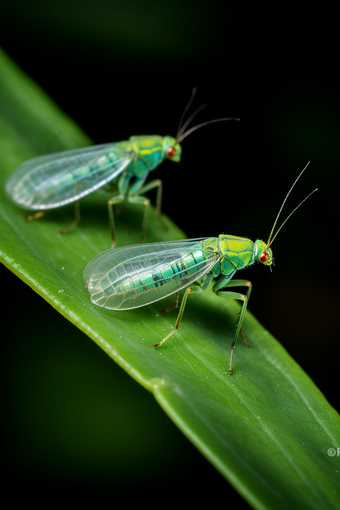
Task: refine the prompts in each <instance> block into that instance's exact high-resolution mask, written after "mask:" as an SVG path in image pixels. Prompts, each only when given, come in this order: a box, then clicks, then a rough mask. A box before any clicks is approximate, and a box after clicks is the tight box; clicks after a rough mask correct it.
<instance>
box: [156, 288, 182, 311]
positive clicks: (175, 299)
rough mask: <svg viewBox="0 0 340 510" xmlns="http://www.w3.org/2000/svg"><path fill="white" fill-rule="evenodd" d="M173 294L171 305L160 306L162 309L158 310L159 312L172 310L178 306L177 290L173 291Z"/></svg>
mask: <svg viewBox="0 0 340 510" xmlns="http://www.w3.org/2000/svg"><path fill="white" fill-rule="evenodd" d="M174 296H175V297H174V303H173V305H172V306H170V307H169V308H162V310H159V312H160V313H164V312H170V310H173V309H174V308H176V307H177V306H178V302H179V298H178V292H175V294H174Z"/></svg>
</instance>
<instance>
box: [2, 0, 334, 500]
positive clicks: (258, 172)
mask: <svg viewBox="0 0 340 510" xmlns="http://www.w3.org/2000/svg"><path fill="white" fill-rule="evenodd" d="M335 18H336V17H335V13H332V12H326V10H325V9H324V10H322V11H317V10H315V11H311V10H310V8H309V10H308V11H305V10H302V9H301V11H299V10H297V9H296V8H295V9H294V10H289V8H288V7H287V9H286V10H281V9H280V8H279V7H275V8H273V10H271V11H268V10H267V9H265V8H264V7H261V6H259V5H257V4H256V5H255V4H254V5H253V6H252V7H251V8H249V6H246V5H243V4H242V5H241V4H239V7H237V6H236V4H235V3H230V2H224V3H223V4H222V3H220V4H218V3H210V4H209V5H208V4H207V2H197V1H196V2H193V1H192V2H189V1H188V2H184V3H183V2H176V1H175V2H172V3H171V4H167V3H162V4H161V3H159V2H153V1H151V0H150V1H149V2H143V3H139V2H137V1H136V0H133V1H132V2H129V3H126V2H106V1H104V0H100V1H97V2H80V1H79V2H77V1H73V2H72V3H68V2H66V0H63V1H60V2H58V4H47V3H42V2H30V3H29V4H28V3H27V4H26V3H25V4H21V3H20V2H19V3H16V4H12V5H7V6H6V7H5V8H4V9H3V10H2V16H1V20H0V34H1V36H0V44H1V45H2V47H3V48H4V49H5V50H6V51H7V52H8V54H9V55H10V56H11V57H12V58H13V59H14V60H15V61H16V62H17V64H18V65H19V66H20V67H21V68H22V69H23V70H24V71H25V72H26V73H28V74H29V75H30V76H31V77H32V78H33V79H34V80H35V81H36V82H37V83H38V84H39V85H40V86H41V87H42V88H43V89H44V90H45V91H46V92H47V93H48V94H49V95H50V96H51V97H52V98H53V99H54V100H55V101H56V102H57V104H58V105H59V106H60V107H61V108H62V109H63V110H64V111H65V112H66V113H67V114H69V115H70V117H72V118H73V119H74V120H75V121H76V122H77V123H78V124H79V125H80V126H81V127H82V128H83V129H84V131H85V132H86V133H87V134H88V135H89V136H90V137H91V138H92V139H93V141H94V143H105V142H111V141H119V140H124V139H127V138H129V136H131V135H133V134H135V135H136V134H161V135H166V134H169V135H174V134H175V132H176V129H177V125H178V122H179V119H180V116H181V114H182V111H183V109H184V107H185V105H186V103H187V101H188V99H189V97H190V94H191V90H192V88H193V86H196V87H197V88H198V92H197V95H196V99H195V105H194V106H193V109H194V108H195V106H196V107H197V106H199V105H200V104H202V103H205V102H206V103H208V107H207V108H206V109H205V110H204V111H203V112H202V113H201V114H200V116H199V117H198V118H197V119H195V121H194V124H195V123H199V122H203V121H205V120H209V119H213V118H218V117H240V118H241V122H227V123H223V124H216V125H212V126H209V127H206V128H204V129H202V130H199V131H197V132H196V133H194V134H192V135H191V136H190V137H188V138H187V139H186V140H185V141H184V142H183V146H182V147H183V157H182V163H181V165H175V164H173V163H171V162H168V161H166V162H165V163H163V164H162V166H161V167H159V168H158V169H157V170H155V172H154V174H153V176H155V177H156V176H157V177H160V178H161V179H162V180H163V183H164V199H163V211H164V212H165V213H166V214H168V215H169V216H170V217H171V218H172V219H173V220H174V221H175V222H176V223H177V224H178V225H179V226H180V227H181V228H182V229H183V230H184V232H185V233H186V234H187V235H188V237H202V236H217V235H218V234H220V233H229V234H234V235H241V236H245V237H249V238H251V239H256V238H263V239H264V240H267V238H268V235H269V232H270V230H271V227H272V224H273V221H274V219H275V216H276V214H277V212H278V209H279V207H280V205H281V203H282V201H283V199H284V197H285V195H286V193H287V191H288V190H289V188H290V186H291V185H292V183H293V182H294V180H295V178H296V177H297V175H298V174H299V172H300V171H301V170H302V169H303V167H304V166H305V165H306V163H307V162H308V161H311V164H310V166H309V167H308V169H307V171H306V172H305V174H304V175H303V177H302V178H301V180H300V181H299V182H298V184H297V186H296V188H295V189H294V192H293V193H292V194H291V196H290V198H289V200H288V202H287V205H286V207H285V210H284V213H283V216H282V218H281V219H282V220H283V219H284V218H285V217H286V216H287V215H288V214H289V212H291V210H292V209H293V208H294V207H295V206H296V205H297V204H298V203H299V202H300V201H301V200H302V199H303V198H304V197H305V196H306V195H307V194H308V193H309V192H310V191H312V190H313V189H314V188H316V187H318V188H319V191H318V192H317V193H316V194H314V195H313V196H312V197H311V198H310V199H309V200H308V201H307V202H306V203H305V204H304V205H303V206H302V208H301V209H299V211H298V212H297V213H296V214H295V215H294V216H293V217H292V218H291V219H290V220H289V222H288V223H287V225H285V227H284V228H283V230H282V232H281V233H280V235H279V236H278V238H277V239H276V240H275V243H274V244H273V246H272V248H273V252H274V257H275V267H274V270H273V272H272V273H270V271H269V270H268V269H266V268H264V267H259V266H253V267H252V268H249V269H248V271H247V278H249V279H251V280H252V282H253V284H254V287H253V293H252V297H251V301H250V306H249V309H250V310H251V311H252V312H253V313H254V315H255V316H256V317H257V318H258V319H259V320H260V322H261V323H262V324H264V325H265V326H266V328H267V329H268V330H269V331H271V333H273V334H274V336H275V337H276V338H277V339H278V340H280V341H281V342H282V344H283V345H284V347H285V348H286V349H287V350H288V351H289V353H290V354H291V355H292V356H293V357H294V358H295V359H296V360H297V362H298V363H299V364H300V365H301V366H302V367H303V368H304V370H305V371H306V372H307V373H308V374H309V375H310V376H311V377H312V379H313V380H314V382H315V383H316V384H317V386H318V387H319V388H320V390H321V391H322V392H323V393H324V394H325V396H326V398H327V399H328V400H329V402H330V403H331V404H332V405H333V406H334V407H335V408H336V409H337V410H339V409H340V403H339V398H338V377H337V375H338V374H337V366H338V360H339V343H338V339H339V338H338V337H339V335H338V334H337V330H336V317H337V310H338V299H337V285H336V282H337V265H338V264H337V257H338V254H339V251H338V244H339V243H338V194H339V192H338V190H339V134H340V133H339V131H340V129H339V110H340V108H339V99H338V95H339V79H338V46H339V45H338V40H337V36H336V34H337V30H336V26H335ZM333 20H334V21H333ZM57 131H58V126H56V132H57ZM46 142H47V140H46ZM150 196H151V198H152V199H154V195H152V193H151V194H150ZM1 269H2V271H1V275H3V276H2V278H3V282H5V281H6V282H10V283H9V284H8V285H9V287H10V288H11V289H13V292H14V293H16V292H31V291H30V290H29V289H28V288H27V290H22V287H23V284H22V283H21V282H20V281H19V280H17V279H16V278H15V277H14V276H12V275H11V274H10V273H9V272H8V271H7V270H5V269H4V268H1ZM245 275H246V273H244V276H245ZM242 277H243V276H242ZM29 299H30V298H29ZM39 299H40V298H38V297H37V296H34V298H33V297H32V298H31V301H30V302H31V303H32V305H31V306H32V309H34V307H35V306H41V300H39ZM35 300H37V301H36V302H35ZM46 307H47V305H46ZM47 308H49V307H47ZM25 313H26V314H27V320H28V317H29V316H30V313H29V310H28V311H26V312H25ZM32 313H33V312H32ZM48 313H49V312H47V311H46V314H48ZM51 313H53V319H51V320H56V321H57V320H59V318H58V319H56V318H55V315H56V314H55V312H53V310H52V311H51ZM51 317H52V316H51ZM8 320H9V321H8V324H7V326H6V323H5V322H4V323H3V324H5V326H3V327H5V329H4V331H5V332H6V334H5V337H6V338H9V337H10V336H11V335H10V333H9V332H10V331H11V322H10V318H8ZM61 320H62V319H61ZM6 327H7V329H6ZM27 330H28V331H29V328H28V327H27ZM76 335H77V333H75V335H73V336H74V337H75V336H76ZM30 341H34V338H32V339H30ZM75 341H76V340H75ZM78 343H79V346H82V336H80V337H79V342H78ZM79 346H78V348H80V347H79ZM65 349H66V350H67V347H65ZM87 349H90V350H91V349H92V346H91V347H89V346H88V347H87ZM93 349H96V348H95V346H94V347H93ZM9 352H11V351H10V349H9ZM92 352H94V351H92V350H91V353H92ZM65 356H67V354H65ZM91 356H95V355H94V354H91ZM97 357H98V358H100V359H99V360H98V363H103V364H105V363H106V361H104V360H103V358H104V355H103V356H100V355H98V356H97ZM108 370H110V368H108ZM118 370H119V369H118ZM9 395H11V393H9ZM9 400H10V396H9ZM9 405H12V404H9ZM127 407H128V404H127ZM132 419H133V418H132ZM176 437H177V436H176ZM30 440H31V439H30V436H28V439H27V441H30ZM37 444H39V441H38V440H37ZM183 444H184V443H183ZM183 448H191V447H189V446H187V445H186V446H185V447H184V446H183ZM185 451H188V452H189V450H185ZM187 455H188V459H189V453H188V454H187ZM190 455H192V456H193V457H192V458H193V459H194V461H192V460H188V462H187V464H185V466H187V469H189V472H186V477H187V478H186V477H185V475H184V474H183V472H182V471H180V474H178V473H177V474H176V469H175V468H174V469H173V470H172V474H171V475H170V474H169V473H168V474H167V476H168V477H170V478H169V479H168V482H167V480H166V479H163V478H162V475H161V471H162V469H164V466H162V464H160V465H157V466H155V467H154V468H153V470H152V472H153V475H154V477H155V478H156V479H157V477H158V476H160V482H157V486H158V485H159V484H160V485H161V486H163V489H164V488H165V486H166V485H167V483H170V481H171V484H172V486H173V487H177V489H178V490H179V488H180V487H182V488H183V487H187V488H189V487H190V489H188V490H190V491H194V492H193V493H192V492H190V497H191V498H193V499H192V502H194V501H196V498H197V497H203V496H205V497H208V496H209V488H208V486H209V484H210V487H211V488H212V490H213V491H214V493H215V494H218V495H221V494H222V493H224V491H225V500H226V501H228V498H232V497H233V496H232V493H230V496H227V494H228V493H227V489H228V487H227V484H226V483H225V482H223V479H221V480H220V477H219V475H217V474H216V473H215V472H214V470H213V468H211V467H210V466H209V465H208V463H206V462H205V461H204V459H203V460H201V459H200V456H199V455H198V454H196V452H195V451H194V449H193V448H192V449H190ZM10 457H11V456H10V455H9V459H10ZM8 462H9V463H10V464H11V460H9V461H8ZM20 462H21V461H20ZM20 462H19V467H20V466H21V467H20V469H22V470H23V473H24V474H22V477H24V476H25V473H26V471H25V469H26V467H25V466H26V465H25V464H24V463H23V464H22V465H20ZM177 462H178V459H177ZM199 462H201V464H199ZM174 463H175V464H174V465H177V464H176V461H174ZM194 466H198V467H194ZM11 469H14V471H15V468H14V467H13V465H11ZM39 469H40V468H36V471H35V473H37V476H41V472H40V471H39ZM177 469H179V467H178V465H177ZM190 470H191V471H190ZM56 472H58V470H56ZM48 473H50V472H49V471H48V470H47V474H46V477H45V478H46V480H45V481H46V483H47V485H48V484H50V486H51V487H54V479H53V477H52V475H51V476H50V475H49V474H48ZM26 474H27V473H26ZM58 476H60V473H59V474H58ZM192 477H193V479H194V480H196V482H197V481H198V483H200V488H199V491H198V489H197V491H195V490H194V487H195V482H193V484H190V483H189V482H188V479H189V478H190V479H192ZM85 478H86V477H85ZM57 479H58V480H59V478H57ZM72 480H73V478H72V476H71V475H70V476H69V477H67V476H66V477H60V488H61V490H62V489H64V488H65V487H69V485H68V484H70V485H72ZM184 480H185V481H184ZM104 482H105V483H104ZM104 482H103V490H104V491H108V492H109V491H110V490H111V489H112V485H110V483H111V482H110V481H108V480H105V481H104ZM204 482H206V486H205V483H204ZM79 483H81V481H79ZM98 483H99V482H98ZM112 483H113V482H112ZM120 483H121V484H122V485H121V486H120V487H123V488H124V490H125V488H126V487H128V483H129V482H128V481H126V480H125V481H121V482H120ZM134 483H137V482H136V481H134ZM219 483H220V485H219ZM124 484H126V485H124ZM98 486H99V485H98ZM88 488H89V487H88ZM92 488H93V491H94V493H95V491H96V488H97V485H95V484H93V487H92ZM150 490H151V489H150ZM154 490H155V488H154ZM200 493H201V495H200ZM151 494H152V490H151ZM151 494H150V495H149V496H150V497H151ZM187 495H188V494H187ZM144 496H145V497H147V495H146V494H145V495H144ZM199 500H200V499H197V501H199ZM241 504H242V501H241Z"/></svg>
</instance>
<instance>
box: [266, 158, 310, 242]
mask: <svg viewBox="0 0 340 510" xmlns="http://www.w3.org/2000/svg"><path fill="white" fill-rule="evenodd" d="M309 163H310V161H308V163H307V165H306V166H305V168H304V169H303V170H302V172H301V173H300V174H299V176H298V178H297V179H296V181H295V182H294V184H293V186H292V187H291V188H290V190H289V191H288V193H287V195H286V198H285V199H284V201H283V204H282V205H281V209H280V210H279V214H278V215H277V216H276V220H275V221H274V225H273V228H272V230H271V232H270V234H269V239H268V242H267V247H268V246H269V242H270V239H271V237H272V234H273V232H274V229H275V226H276V223H277V220H278V219H279V216H280V214H281V211H282V209H283V206H284V205H285V203H286V200H287V198H288V197H289V194H290V192H291V191H292V189H293V188H294V186H295V184H296V183H297V181H298V180H299V179H300V177H301V175H302V174H303V172H304V171H305V170H306V168H307V166H308V165H309Z"/></svg>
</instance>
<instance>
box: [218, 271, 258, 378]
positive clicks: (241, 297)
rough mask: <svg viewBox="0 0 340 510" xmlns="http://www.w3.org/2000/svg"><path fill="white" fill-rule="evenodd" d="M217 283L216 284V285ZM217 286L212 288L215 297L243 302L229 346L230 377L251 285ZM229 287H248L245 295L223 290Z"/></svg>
mask: <svg viewBox="0 0 340 510" xmlns="http://www.w3.org/2000/svg"><path fill="white" fill-rule="evenodd" d="M220 281H221V280H220ZM218 283H219V282H217V284H218ZM217 284H215V285H214V287H213V290H214V291H215V292H216V294H217V296H219V297H223V298H230V299H238V300H240V301H243V305H242V308H241V312H240V316H239V319H238V322H237V325H236V333H235V337H234V341H233V343H232V346H231V355H230V365H229V375H232V364H233V354H234V349H235V345H236V342H237V339H238V336H239V334H240V333H241V327H242V322H243V319H244V314H245V312H246V309H247V304H248V300H249V297H250V294H251V289H252V284H251V282H250V281H249V280H231V281H229V282H228V283H226V284H225V285H224V286H223V287H220V286H217ZM230 287H248V290H247V293H246V294H239V293H238V292H228V291H225V290H224V289H226V288H230ZM241 336H243V334H242V333H241ZM243 338H244V337H243ZM244 340H245V339H244ZM245 343H246V342H245Z"/></svg>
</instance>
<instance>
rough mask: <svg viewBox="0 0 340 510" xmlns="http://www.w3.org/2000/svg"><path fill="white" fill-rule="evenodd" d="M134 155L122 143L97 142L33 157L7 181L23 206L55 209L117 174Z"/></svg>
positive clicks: (12, 197)
mask: <svg viewBox="0 0 340 510" xmlns="http://www.w3.org/2000/svg"><path fill="white" fill-rule="evenodd" d="M132 159H133V152H131V151H129V150H127V149H126V148H125V147H122V145H121V144H120V143H116V144H114V143H111V144H104V145H95V146H92V147H85V148H83V149H76V150H72V151H64V152H57V153H55V154H49V155H47V156H41V157H39V158H34V159H30V160H28V161H25V162H24V163H22V164H21V165H20V166H18V168H17V169H16V170H14V171H13V172H12V174H11V175H10V176H9V178H8V180H7V182H6V192H7V194H8V195H9V197H10V198H11V199H12V200H13V201H14V202H15V203H16V204H17V205H18V206H20V207H22V208H24V209H40V210H41V209H52V208H54V207H60V206H62V205H65V204H68V203H70V202H74V201H75V200H77V199H79V198H81V197H83V196H85V195H88V194H89V193H91V192H92V191H94V190H96V189H98V188H100V187H101V186H103V185H104V184H106V183H107V182H109V181H111V180H112V179H114V178H115V177H117V176H118V175H119V174H120V173H121V172H122V171H123V170H124V168H126V167H127V166H128V165H129V163H130V162H131V161H132Z"/></svg>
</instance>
